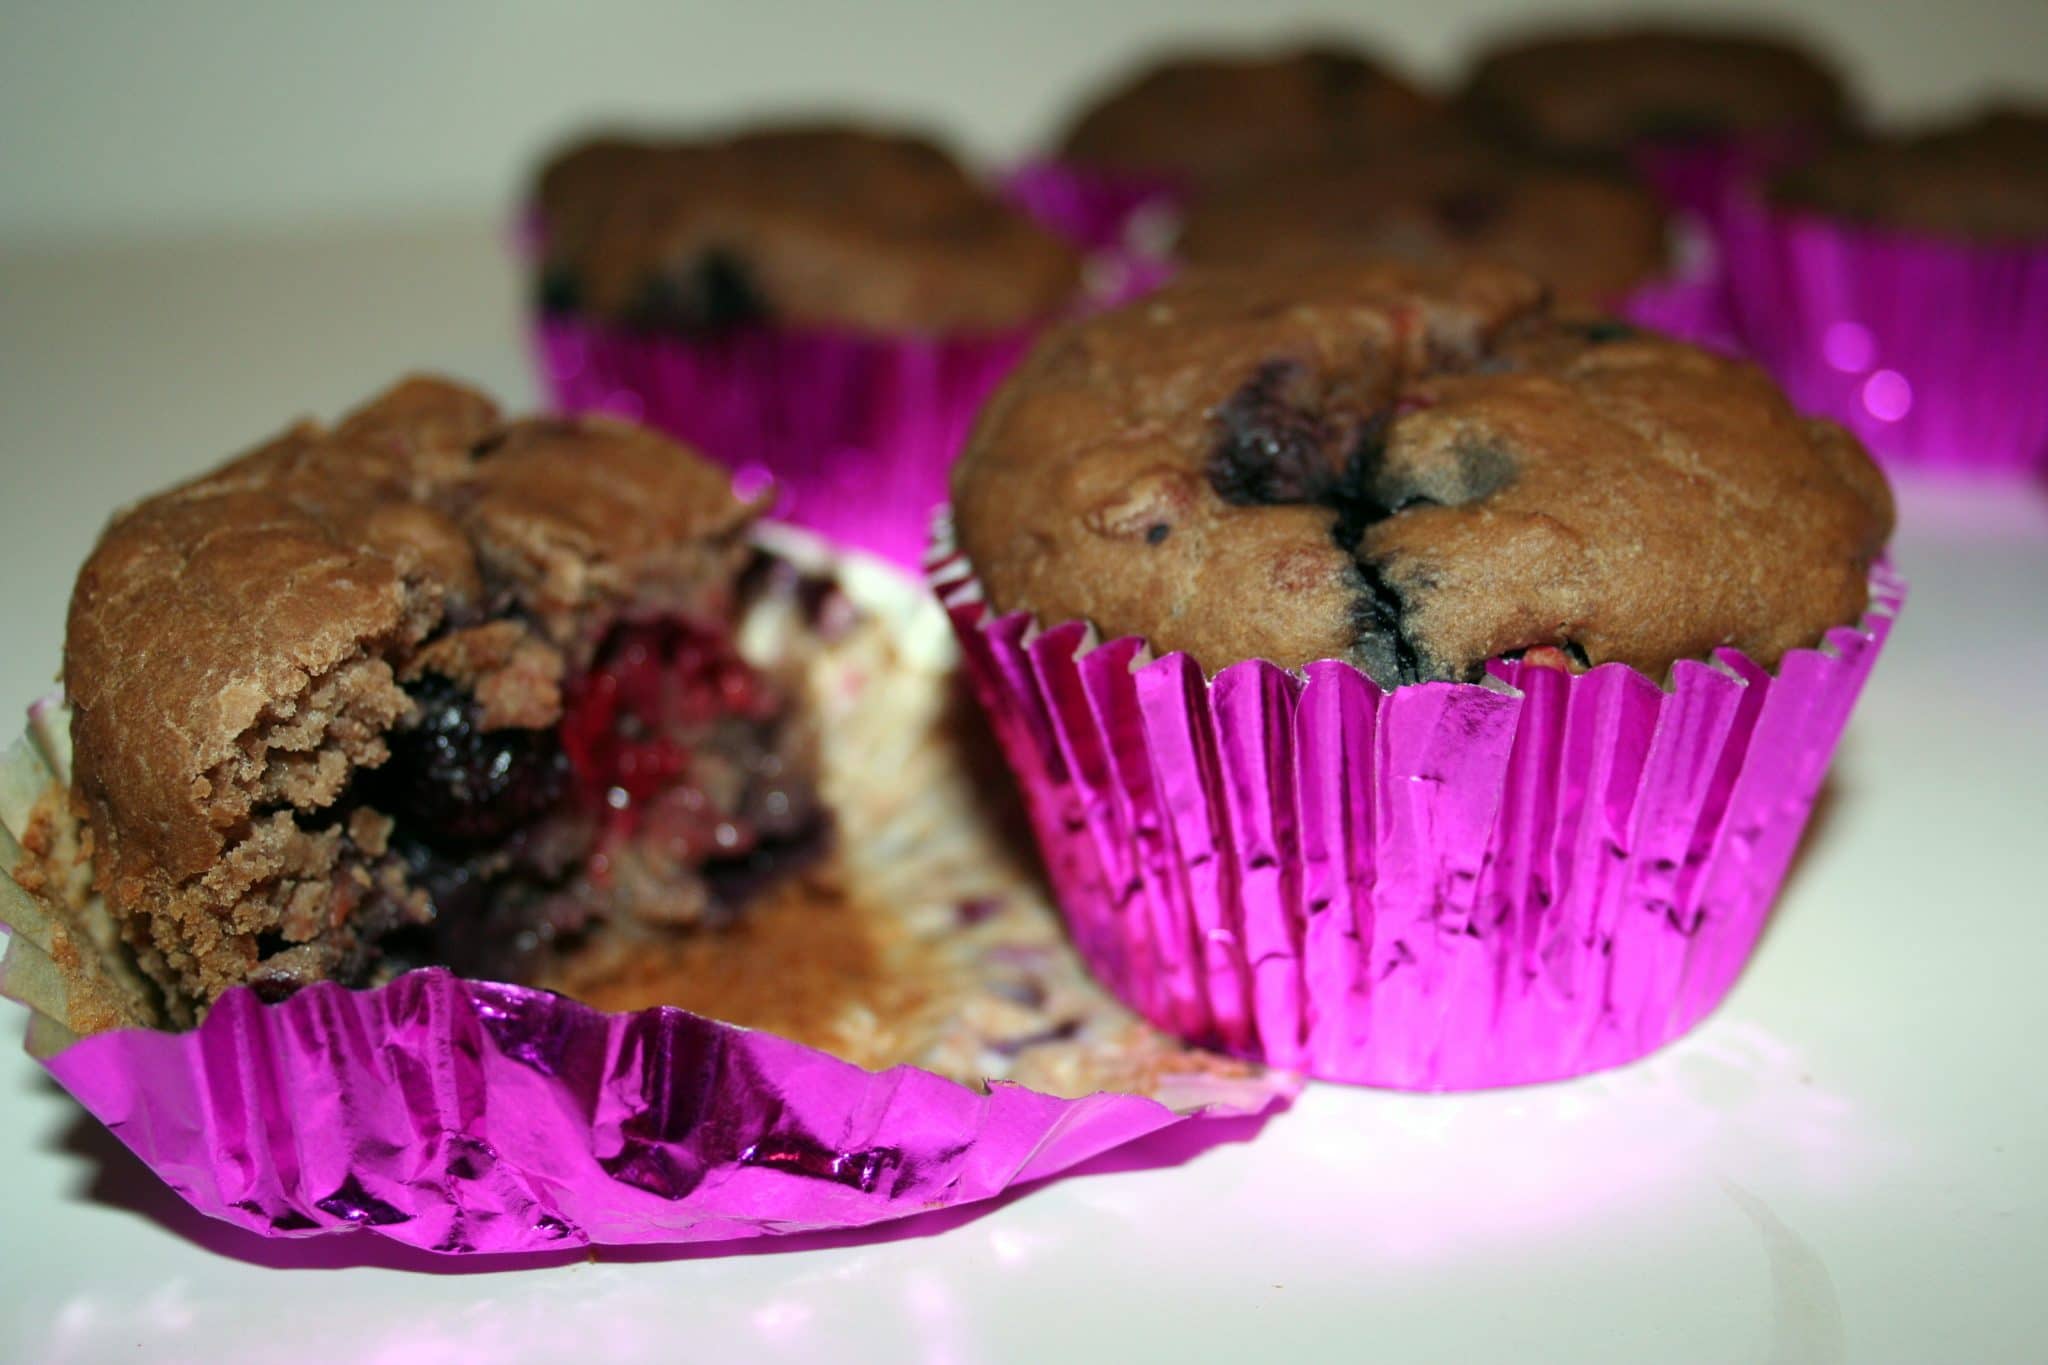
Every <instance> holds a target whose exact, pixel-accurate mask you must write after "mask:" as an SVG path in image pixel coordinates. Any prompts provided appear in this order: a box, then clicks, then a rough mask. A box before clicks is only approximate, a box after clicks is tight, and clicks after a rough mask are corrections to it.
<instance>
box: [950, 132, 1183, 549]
mask: <svg viewBox="0 0 2048 1365" xmlns="http://www.w3.org/2000/svg"><path fill="white" fill-rule="evenodd" d="M1001 190H1002V193H1003V197H1004V198H1006V199H1008V200H1009V201H1010V202H1011V203H1012V204H1014V205H1015V206H1017V207H1018V208H1020V209H1022V210H1023V211H1024V212H1026V213H1028V214H1030V215H1031V216H1032V217H1033V218H1035V219H1037V220H1038V222H1039V224H1040V225H1041V226H1043V227H1045V228H1046V229H1048V230H1049V231H1052V232H1055V233H1058V234H1059V235H1060V236H1062V237H1064V238H1066V239H1067V240H1068V241H1070V242H1072V243H1074V244H1075V245H1077V246H1079V247H1081V248H1083V249H1084V250H1088V251H1098V252H1111V253H1119V254H1136V255H1139V256H1143V255H1146V254H1157V253H1158V252H1159V251H1160V250H1161V249H1162V248H1163V246H1164V244H1165V238H1166V235H1167V230H1168V223H1169V220H1170V219H1171V216H1172V214H1173V213H1174V211H1175V210H1176V209H1177V208H1178V207H1179V206H1180V202H1181V199H1182V197H1183V193H1184V192H1183V191H1182V190H1181V188H1180V187H1179V186H1177V185H1175V183H1174V182H1173V180H1172V179H1171V178H1169V177H1165V176H1145V175H1130V174H1122V173H1118V172H1113V171H1100V170H1092V169H1090V168H1088V167H1085V166H1075V165H1072V164H1069V163H1066V162H1060V161H1033V162H1027V163H1026V164H1024V165H1022V166H1019V167H1018V168H1017V169H1015V170H1013V171H1011V172H1010V173H1008V174H1007V175H1005V176H1004V177H1003V178H1002V181H1001ZM926 529H930V528H929V526H927V528H926Z"/></svg>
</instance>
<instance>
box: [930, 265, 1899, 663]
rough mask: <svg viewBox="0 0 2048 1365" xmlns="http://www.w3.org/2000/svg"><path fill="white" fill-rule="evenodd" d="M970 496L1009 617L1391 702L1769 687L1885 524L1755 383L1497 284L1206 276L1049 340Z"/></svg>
mask: <svg viewBox="0 0 2048 1365" xmlns="http://www.w3.org/2000/svg"><path fill="white" fill-rule="evenodd" d="M953 492H954V505H955V520H956V532H957V535H958V539H959V545H960V549H961V550H962V552H963V553H964V555H965V558H966V560H967V562H969V563H971V565H972V566H973V569H974V571H975V573H976V574H977V575H978V576H979V578H980V579H981V582H982V584H983V585H984V587H985V590H986V593H987V600H988V602H989V604H990V606H991V607H992V608H993V610H995V611H997V612H1012V611H1023V612H1029V613H1031V614H1032V615H1033V616H1035V617H1036V618H1037V619H1039V620H1041V621H1043V622H1046V623H1053V622H1060V621H1068V620H1079V619H1085V620H1088V621H1090V622H1092V623H1094V625H1095V626H1096V628H1097V629H1098V630H1099V631H1100V632H1101V633H1102V635H1103V636H1104V638H1114V637H1119V636H1124V635H1135V636H1140V637H1142V638H1144V639H1145V640H1146V641H1148V642H1149V643H1150V644H1151V645H1152V647H1153V648H1154V649H1155V650H1157V651H1158V652H1160V653H1165V652H1167V651H1186V652H1187V653H1188V654H1190V655H1191V656H1193V658H1194V659H1195V660H1196V661H1197V662H1198V663H1199V664H1200V665H1201V666H1202V668H1203V669H1204V670H1206V671H1210V672H1214V671H1216V670H1220V669H1222V668H1224V667H1226V666H1227V665H1229V664H1232V663H1235V662H1237V661H1239V660H1243V659H1254V658H1256V659H1266V660H1270V661H1271V662H1273V663H1276V664H1279V665H1281V666H1282V667H1285V668H1290V669H1293V668H1299V667H1301V666H1303V665H1305V664H1308V663H1310V662H1311V661H1314V660H1319V659H1340V660H1348V661H1351V662H1352V663H1355V664H1356V665H1358V666H1359V667H1360V668H1362V669H1364V670H1365V671H1366V672H1367V673H1369V674H1370V675H1371V676H1372V677H1373V678H1374V679H1375V680H1377V681H1378V682H1379V683H1380V684H1381V685H1382V686H1395V685H1398V684H1405V683H1414V682H1419V681H1425V680H1432V679H1449V680H1472V679H1476V678H1477V677H1479V676H1480V674H1481V672H1482V669H1483V667H1484V665H1485V663H1486V661H1487V660H1489V659H1492V658H1496V657H1499V656H1504V655H1511V654H1515V653H1517V652H1521V651H1529V650H1550V651H1557V652H1560V653H1561V656H1562V657H1563V658H1564V659H1567V660H1569V661H1571V662H1572V663H1573V664H1574V665H1576V666H1580V667H1584V666H1590V665H1599V664H1602V663H1607V662H1620V663H1625V664H1628V665H1630V666H1631V667H1633V668H1636V669H1638V670H1640V671H1642V672H1643V673H1645V674H1648V675H1649V676H1650V677H1652V678H1661V677H1664V676H1665V675H1666V674H1667V673H1668V671H1669V670H1670V668H1671V666H1672V664H1673V663H1674V662H1676V661H1678V660H1681V659H1692V658H1704V657H1706V656H1707V655H1709V654H1710V653H1711V652H1712V651H1713V650H1715V649H1717V648H1720V647H1722V646H1732V647H1734V648H1736V649H1739V650H1741V651H1743V652H1744V653H1745V654H1747V655H1748V656H1749V657H1750V658H1751V659H1753V660H1755V661H1756V662H1757V663H1759V664H1761V665H1763V666H1764V667H1766V668H1768V667H1771V666H1772V665H1773V664H1775V663H1776V661H1777V660H1778V659H1779V657H1780V656H1782V655H1783V654H1784V653H1785V652H1786V651H1787V650H1791V649H1794V648H1798V647H1802V646H1807V645H1811V644H1813V643H1815V642H1816V641H1818V640H1819V639H1820V638H1821V636H1822V635H1823V633H1824V632H1826V631H1827V630H1828V629H1829V628H1831V627H1834V626H1839V625H1843V624H1846V623H1850V622H1853V621H1855V620H1856V619H1857V617H1858V615H1859V613H1860V612H1861V611H1862V609H1863V607H1864V604H1865V596H1866V584H1867V579H1868V573H1869V570H1870V567H1871V564H1872V562H1873V560H1874V559H1875V557H1876V556H1877V555H1878V554H1879V552H1880V551H1881V549H1882V547H1883V545H1884V543H1885V540H1886V537H1887V535H1888V534H1889V532H1890V529H1891V525H1892V503H1891V498H1890V493H1889V491H1888V489H1887V487H1886V485H1885V483H1884V480H1883V479H1882V477H1881V476H1880V475H1879V474H1878V473H1877V471H1876V469H1875V468H1874V467H1873V466H1872V464H1871V463H1870V461H1869V459H1868V457H1867V456H1866V455H1865V454H1864V452H1863V451H1862V449H1861V448H1860V447H1859V446H1858V444H1857V443H1856V441H1855V440H1854V439H1853V438H1851V437H1850V436H1849V435H1848V434H1847V433H1845V432H1844V431H1842V430H1841V429H1840V428H1839V427H1836V426H1834V425H1833V424H1831V423H1828V422H1821V421H1809V420H1806V419H1804V418H1802V417H1800V416H1799V415H1798V414H1797V413H1795V412H1794V411H1793V410H1792V409H1791V408H1790V407H1789V406H1788V405H1787V404H1786V402H1785V400H1784V399H1783V398H1782V397H1781V396H1780V395H1779V393H1778V392H1777V390H1776V389H1775V388H1774V387H1772V385H1771V384H1770V382H1769V381H1768V380H1767V379H1765V378H1764V377H1763V376H1762V375H1761V374H1760V373H1759V372H1758V371H1756V370H1754V369H1752V368H1750V367H1748V366H1745V365H1742V364H1738V363H1734V362H1731V361H1727V360H1724V359H1721V358H1719V357H1716V356H1714V355H1711V354H1708V353H1706V352H1703V351H1700V350H1696V349H1694V348H1691V347H1688V346H1685V345H1682V344H1679V343H1677V342H1672V341H1668V340H1665V339H1661V338H1658V337H1655V336H1652V335H1648V334H1641V333H1636V332H1633V331H1631V330H1630V329H1628V328H1626V327H1623V326H1621V325H1619V324H1614V323H1606V322H1599V323H1590V324H1579V323H1571V322H1565V321H1560V320H1558V319H1556V318H1553V317H1552V316H1551V315H1550V313H1549V312H1548V310H1547V308H1546V306H1545V303H1544V291H1543V289H1542V288H1541V286H1540V285H1539V284H1538V283H1537V281H1535V280H1534V279H1532V278H1530V277H1529V276H1526V275H1523V274H1521V273H1519V272H1515V271H1512V270H1507V269H1502V268H1492V267H1479V266H1475V267H1464V268H1457V269H1437V270H1430V269H1424V268H1419V267H1409V266H1401V265H1392V264H1370V265H1366V264H1359V265H1350V264H1347V265H1331V266H1325V267H1320V268H1317V269H1313V270H1303V269H1293V268H1286V269H1268V270H1244V271H1215V272H1209V273H1202V272H1197V271H1190V272H1189V273H1188V274H1187V276H1186V277H1185V278H1184V279H1183V280H1181V281H1180V282H1177V283H1176V284H1174V285H1172V286H1170V287H1169V288H1167V289H1165V290H1163V291H1161V292H1160V293H1158V294H1156V295H1154V296H1152V297H1151V298H1149V299H1147V300H1145V301H1143V302H1140V303H1137V304H1134V305H1131V306H1129V307H1126V308H1123V309H1121V310H1118V311H1116V312H1113V313H1108V314H1105V315H1102V316H1099V317H1096V318H1093V319H1090V320H1087V321H1083V322H1079V323H1075V324H1070V325H1068V326H1065V327H1063V328H1061V329H1059V330H1057V331H1056V332H1054V333H1052V334H1050V335H1048V336H1047V337H1046V338H1045V339H1044V340H1043V341H1042V342H1041V344H1040V345H1039V346H1038V348H1037V349H1036V350H1035V351H1034V352H1033V354H1032V355H1031V356H1030V358H1029V359H1028V360H1027V361H1026V362H1025V363H1024V364H1023V365H1022V366H1021V367H1020V368H1019V369H1018V370H1017V371H1016V372H1015V373H1014V374H1013V376H1012V377H1011V378H1010V379H1009V380H1008V381H1007V382H1006V383H1005V385H1004V386H1003V387H1002V389H1001V390H999V392H998V393H997V395H996V396H995V398H994V399H993V400H992V401H991V402H990V404H989V405H988V407H987V408H986V409H985V410H984V412H983V415H982V418H981V420H980V422H979V424H978V425H977V427H976V429H975V432H974V435H973V438H972V439H971V441H970V442H969V444H968V447H967V450H966V452H965V454H964V455H963V456H962V458H961V460H960V463H959V464H958V465H957V466H956V468H955V470H954V473H953Z"/></svg>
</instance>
